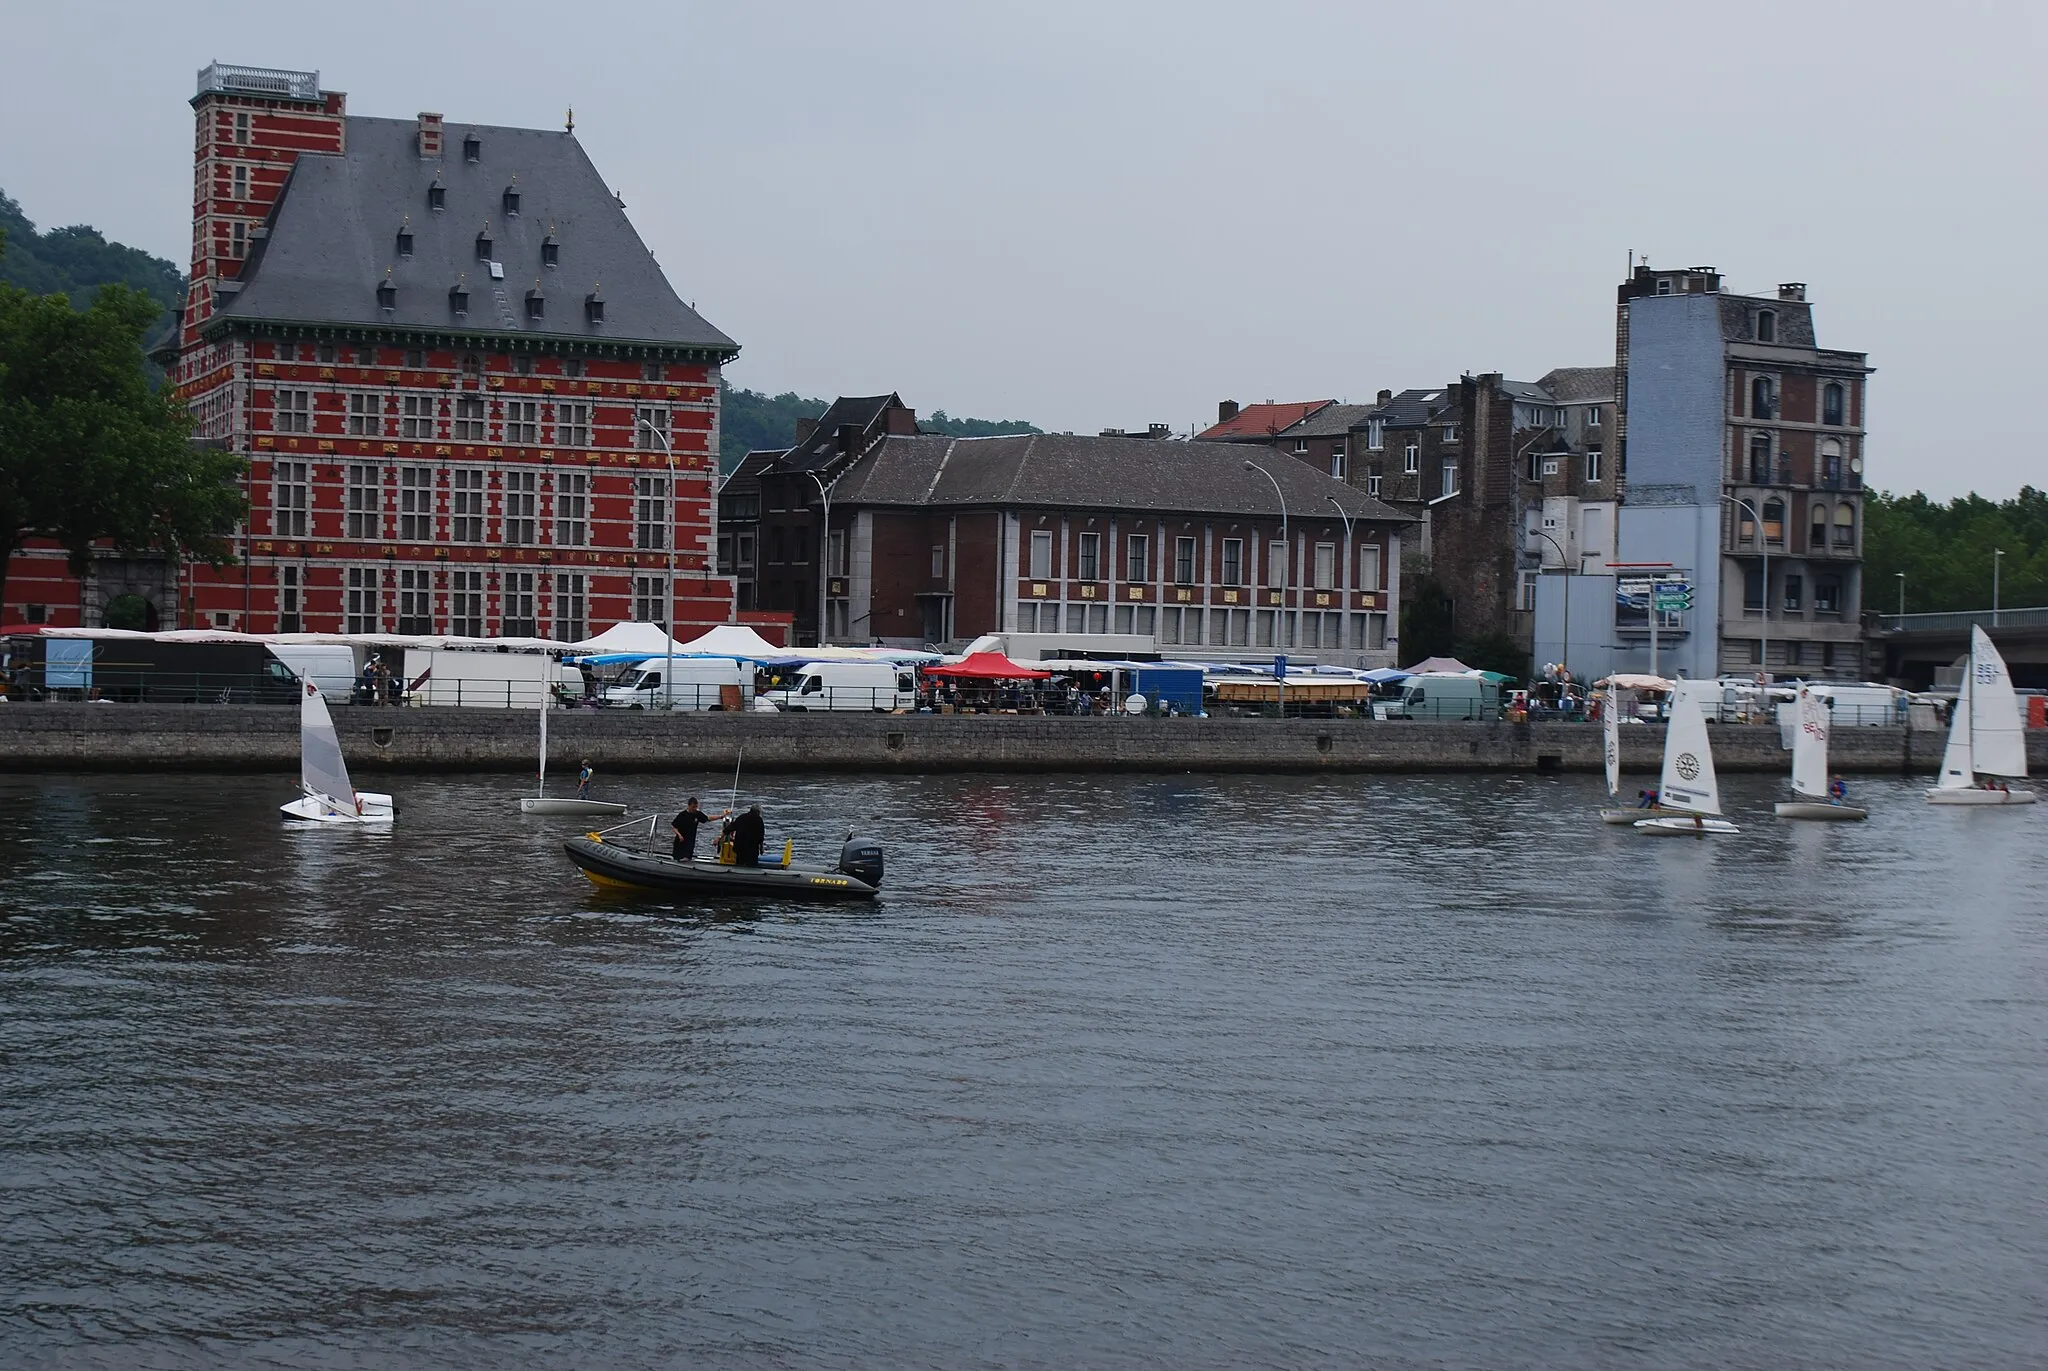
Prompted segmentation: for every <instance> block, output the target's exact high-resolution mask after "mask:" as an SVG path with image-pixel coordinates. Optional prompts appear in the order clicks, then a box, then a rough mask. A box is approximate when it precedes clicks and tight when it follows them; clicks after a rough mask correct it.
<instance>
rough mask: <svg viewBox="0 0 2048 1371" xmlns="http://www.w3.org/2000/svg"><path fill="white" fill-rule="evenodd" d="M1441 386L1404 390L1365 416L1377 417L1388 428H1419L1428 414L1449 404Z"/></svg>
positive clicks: (1427, 418)
mask: <svg viewBox="0 0 2048 1371" xmlns="http://www.w3.org/2000/svg"><path fill="white" fill-rule="evenodd" d="M1449 403H1450V401H1449V399H1448V393H1447V392H1446V391H1445V390H1444V388H1443V387H1442V386H1438V387H1436V388H1435V389H1434V390H1404V391H1402V392H1401V393H1400V394H1399V395H1396V396H1395V397H1394V398H1393V399H1391V400H1389V401H1387V402H1386V403H1385V404H1383V405H1375V406H1373V408H1372V411H1371V413H1370V414H1368V415H1367V416H1366V417H1367V418H1371V419H1378V420H1379V421H1381V422H1382V423H1384V424H1385V425H1386V426H1387V427H1388V428H1421V427H1422V426H1423V425H1424V424H1427V423H1428V422H1429V420H1430V416H1431V415H1433V414H1435V413H1436V412H1437V411H1438V410H1440V409H1442V408H1443V407H1444V406H1445V405H1447V404H1449Z"/></svg>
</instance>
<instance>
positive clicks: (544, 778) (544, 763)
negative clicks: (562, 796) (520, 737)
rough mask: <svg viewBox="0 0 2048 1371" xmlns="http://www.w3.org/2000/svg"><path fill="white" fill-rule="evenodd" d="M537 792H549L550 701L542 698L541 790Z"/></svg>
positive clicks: (542, 793)
mask: <svg viewBox="0 0 2048 1371" xmlns="http://www.w3.org/2000/svg"><path fill="white" fill-rule="evenodd" d="M537 793H538V794H541V795H546V794H547V793H548V702H547V700H546V699H542V700H541V702H540V790H539V791H538V792H537Z"/></svg>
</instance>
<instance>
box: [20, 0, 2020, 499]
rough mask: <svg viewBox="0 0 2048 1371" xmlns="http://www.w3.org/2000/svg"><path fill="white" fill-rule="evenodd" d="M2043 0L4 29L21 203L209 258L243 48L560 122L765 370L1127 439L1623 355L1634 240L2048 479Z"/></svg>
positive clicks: (181, 13)
mask: <svg viewBox="0 0 2048 1371" xmlns="http://www.w3.org/2000/svg"><path fill="white" fill-rule="evenodd" d="M2044 9H2048V7H2043V6H2041V5H2039V4H2033V5H2028V4H2020V3H2011V4H1971V3H1955V4H1950V5H1940V6H1937V5H1929V4H1925V3H1914V4H1908V3H1903V2H1902V0H1876V2H1864V3H1840V4H1824V3H1782V2H1781V3H1773V4H1750V3H1720V4H1714V5H1703V6H1697V7H1689V8H1688V7H1680V6H1675V5H1672V6H1659V5H1643V4H1612V5H1608V4H1577V3H1568V2H1566V0H1555V2H1554V3H1550V4H1544V5H1533V4H1512V5H1510V4H1487V3H1476V2H1475V0H1462V3H1458V4H1456V5H1420V4H1413V3H1409V4H1392V5H1384V6H1379V5H1369V4H1363V3H1355V4H1336V5H1287V4H1275V3H1267V4H1261V5H1247V4H1243V3H1206V2H1199V3H1198V2H1197V0H1178V2H1177V3H1170V4H1159V5H1137V4H1128V5H1126V4H1116V3H1112V2H1110V0H1096V3H1078V4H1060V3H1048V2H1047V0H1032V3H1029V4H1021V3H1020V4H1012V5H1006V6H997V5H978V4H962V3H938V4H929V5H913V4H870V5H861V4H852V3H837V4H816V5H812V4H793V3H781V4H731V3H725V4H715V5H714V4H683V3H660V2H659V0H647V2H646V3H637V4H633V3H618V4H604V3H597V2H596V0H553V2H552V3H540V4H536V3H527V2H526V0H486V2H485V3H481V4H443V3H432V2H431V0H428V2H425V3H422V2H421V0H413V2H412V3H402V4H388V3H382V2H381V0H350V3H348V4H344V5H328V6H313V5H297V4H279V3H276V0H270V3H263V4H236V3H199V2H198V0H182V2H181V3H178V4H173V5H143V4H139V3H131V4H111V3H95V2H94V0H65V3H62V4H44V5H37V6H27V5H14V6H10V7H9V8H8V13H7V17H6V29H7V33H8V39H9V42H8V47H9V52H8V56H7V60H6V78H5V80H4V82H0V128H4V129H5V135H4V137H0V189H5V190H6V191H7V193H8V194H10V195H12V196H13V197H14V198H15V199H17V200H19V201H20V202H21V204H22V206H23V208H24V210H25V211H26V212H27V213H28V215H29V217H30V218H31V219H33V220H35V221H36V222H37V223H38V224H39V225H41V226H43V227H50V226H54V225H59V224H66V223H75V222H85V223H90V224H93V225H95V226H97V227H98V228H100V229H101V230H103V231H104V232H105V233H107V234H108V235H109V236H110V237H113V238H116V239H118V240H120V241H123V242H127V243H133V244H136V245H138V246H141V247H145V248H148V249H149V250H151V251H153V252H156V253H159V254H161V255H163V256H166V257H169V258H171V259H173V260H174V261H178V262H179V263H181V264H183V263H185V262H187V261H188V260H189V257H190V247H189V244H190V197H191V147H192V135H191V116H190V113H189V111H188V109H187V107H186V102H187V101H188V100H189V99H190V97H191V95H192V93H193V80H194V73H195V72H196V70H197V69H198V68H199V67H201V66H203V65H205V63H207V62H208V61H210V60H213V59H219V60H221V61H228V62H241V63H249V64H252V65H261V66H278V67H290V68H296V69H313V70H317V71H319V73H320V78H321V83H322V85H323V86H325V87H326V88H328V89H330V90H342V91H346V92H348V108H349V111H350V112H351V113H354V114H372V115H384V116H395V117H407V116H410V115H412V114H414V113H416V112H417V111H419V110H421V109H431V110H437V111H440V112H442V113H443V114H445V115H447V116H448V118H449V120H450V121H451V123H454V122H460V121H476V122H487V123H500V124H526V125H536V126H546V127H559V126H560V123H561V120H562V112H563V110H564V108H565V107H568V106H571V105H573V106H574V107H575V110H576V130H577V133H578V135H579V137H581V138H582V140H583V142H584V145H585V147H586V148H588V150H589V151H590V154H591V156H592V158H593V159H594V160H595V161H596V163H597V166H598V168H599V169H600V171H602V172H603V174H604V175H605V176H606V177H607V178H608V179H609V180H610V181H611V182H612V183H613V184H614V185H616V186H617V187H618V188H619V190H620V191H621V193H622V194H623V195H624V196H625V199H626V204H627V208H628V213H629V214H630V215H631V216H632V219H633V221H634V223H635V225H636V226H637V227H638V228H639V230H640V233H641V235H642V236H643V237H644V238H645V239H646V240H647V242H648V245H649V246H650V247H651V248H652V249H653V251H654V253H655V255H656V256H657V257H658V258H659V259H660V261H661V263H662V264H663V266H664V267H665V268H666V269H667V271H668V274H669V278H670V279H671V280H672V281H673V282H674V283H675V285H676V288H677V289H678V290H679V291H680V292H681V293H682V295H683V296H684V298H686V299H690V300H693V301H695V302H696V304H697V306H698V308H699V309H700V310H701V311H702V312H703V313H704V314H705V316H706V317H708V318H709V319H710V320H711V321H712V322H713V323H715V324H717V325H718V326H719V327H720V328H722V329H724V330H725V331H726V332H727V333H730V334H731V335H732V336H733V337H735V338H737V339H738V340H739V341H740V343H741V344H742V346H743V348H744V352H743V353H742V355H741V357H740V358H739V360H738V361H737V362H736V363H735V364H734V365H733V366H732V368H731V369H730V371H729V373H728V374H729V375H730V377H731V379H732V381H733V382H734V383H735V384H737V385H744V386H750V387H753V388H755V389H763V390H770V391H782V390H792V389H793V390H797V391H801V392H803V393H805V394H816V395H822V396H826V397H830V396H832V395H834V394H864V393H873V392H879V391H888V390H896V391H900V392H901V393H902V395H903V397H904V399H905V400H906V401H907V402H908V403H909V404H911V405H912V406H913V407H915V408H917V409H918V410H920V411H922V412H929V411H931V410H933V409H940V408H943V409H945V410H947V411H949V412H950V413H953V414H971V415H975V416H979V417H984V418H1023V419H1030V420H1032V421H1034V422H1036V423H1038V424H1040V425H1042V426H1044V427H1048V428H1056V429H1073V430H1076V431H1081V432H1093V431H1094V430H1096V429H1098V428H1102V427H1104V426H1114V427H1122V428H1142V427H1143V426H1144V425H1145V424H1147V423H1150V422H1154V421H1164V422H1167V423H1171V424H1172V425H1173V426H1174V427H1175V428H1176V429H1186V428H1187V427H1189V426H1190V425H1191V424H1195V423H1198V422H1201V423H1206V422H1209V421H1212V420H1213V418H1214V415H1215V407H1216V402H1217V401H1218V400H1220V399H1226V398H1227V399H1236V400H1239V401H1245V402H1250V401H1255V400H1265V399H1308V398H1319V397H1333V398H1338V399H1347V398H1348V399H1353V400H1359V399H1368V398H1370V397H1371V396H1372V394H1373V392H1375V391H1376V390H1379V389H1380V388H1382V387H1387V388H1392V389H1400V388H1402V387H1404V386H1422V385H1438V384H1442V383H1443V382H1445V381H1448V380H1450V379H1452V378H1454V377H1456V376H1457V375H1458V374H1459V373H1461V372H1466V371H1470V372H1482V371H1503V372H1506V373H1507V374H1508V375H1510V376H1511V377H1517V378H1522V379H1531V380H1533V379H1535V378H1536V377H1538V376H1540V375H1541V374H1542V373H1543V372H1545V371H1547V370H1549V369H1550V368H1551V367H1554V366H1585V365H1602V364H1606V363H1611V362H1612V360H1613V347H1614V342H1613V338H1614V314H1613V302H1614V286H1615V284H1616V283H1617V282H1618V281H1619V280H1621V278H1622V277H1623V275H1624V274H1625V269H1626V266H1627V258H1628V253H1629V251H1630V250H1631V249H1633V250H1634V251H1635V252H1636V253H1638V254H1639V255H1641V254H1647V255H1648V256H1649V258H1650V260H1651V261H1652V262H1653V263H1654V264H1657V265H1660V266H1664V265H1668V266H1679V265H1691V264H1695V263H1700V264H1712V265H1715V266H1718V267H1719V268H1720V269H1721V270H1722V272H1723V273H1724V274H1725V276H1726V283H1727V285H1728V287H1729V288H1730V289H1733V290H1741V291H1761V292H1768V291H1770V290H1771V289H1772V288H1773V287H1774V286H1775V285H1776V283H1777V282H1779V281H1789V280H1803V281H1805V282H1807V283H1808V284H1809V287H1810V295H1809V298H1810V299H1812V300H1813V302H1814V312H1815V318H1816V324H1817V327H1818V330H1819V334H1820V341H1821V343H1822V345H1823V346H1827V347H1837V348H1848V349H1857V350H1863V351H1867V352H1868V353H1869V354H1870V360H1871V362H1872V364H1873V365H1874V366H1875V367H1876V368H1877V375H1876V376H1875V377H1874V378H1872V382H1871V399H1870V424H1871V440H1870V447H1869V453H1870V476H1871V479H1872V481H1873V482H1874V483H1875V484H1877V485H1880V486H1885V487H1889V488H1892V489H1899V490H1905V489H1915V488H1924V489H1926V490H1928V491H1929V492H1930V493H1933V494H1937V495H1941V496H1948V495H1953V494H1959V493H1961V492H1963V491H1965V490H1969V489H1972V488H1974V489H1978V490H1981V491H1983V492H1984V493H1986V494H1991V495H1998V496H2004V495H2008V494H2010V493H2011V492H2013V491H2014V490H2015V489H2017V488H2018V487H2019V486H2020V485H2021V484H2022V483H2023V482H2029V481H2031V482H2033V483H2034V484H2036V485H2043V484H2048V480H2044V472H2043V463H2042V460H2041V456H2042V453H2041V442H2042V440H2041V431H2040V428H2039V426H2038V425H2037V424H2036V423H2035V422H2034V419H2035V413H2036V411H2035V409H2034V406H2033V405H2032V403H2030V401H2031V400H2032V398H2033V397H2034V396H2035V395H2036V394H2037V393H2039V391H2040V389H2041V386H2042V380H2041V375H2040V368H2041V362H2042V346H2041V339H2042V323H2043V320H2044V317H2048V286H2044V284H2043V281H2044V276H2048V272H2044V270H2043V266H2042V264H2041V263H2040V262H2037V261H2036V260H2035V254H2036V253H2038V252H2040V251H2041V249H2042V245H2043V238H2044V235H2043V232H2042V230H2043V228H2044V221H2048V215H2044V212H2043V211H2044V196H2048V190H2044V182H2043V176H2042V170H2043V155H2042V151H2041V148H2042V140H2043V136H2044V134H2048V119H2044V117H2043V115H2044V105H2048V95H2044V91H2048V79H2044V76H2043V72H2044V62H2043V58H2044V56H2048V53H2044V42H2043V34H2044V26H2048V20H2044V19H2043V18H2042V17H2041V16H2042V14H2043V12H2044Z"/></svg>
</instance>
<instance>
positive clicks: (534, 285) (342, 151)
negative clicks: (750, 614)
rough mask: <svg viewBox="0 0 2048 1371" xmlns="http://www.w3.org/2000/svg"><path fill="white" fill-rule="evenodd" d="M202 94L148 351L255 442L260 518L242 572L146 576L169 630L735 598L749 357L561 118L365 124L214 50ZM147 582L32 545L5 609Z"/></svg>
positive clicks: (192, 396) (300, 87) (676, 617)
mask: <svg viewBox="0 0 2048 1371" xmlns="http://www.w3.org/2000/svg"><path fill="white" fill-rule="evenodd" d="M192 103H193V107H194V109H195V111H196V116H197V117H196V136H195V141H194V172H195V189H194V199H193V214H192V243H193V251H192V284H191V289H190V293H189V295H188V298H187V301H186V306H185V311H184V315H183V318H182V320H181V323H180V329H179V333H178V336H177V339H176V342H175V344H173V345H172V346H171V347H170V348H169V349H167V350H166V352H165V353H164V354H162V355H163V356H164V357H165V359H166V361H167V362H168V364H169V366H170V369H171V374H172V377H173V380H174V382H175V383H176V385H177V387H178V389H179V393H180V394H181V395H182V396H183V397H184V398H185V400H186V401H187V402H188V404H189V405H190V407H191V410H192V413H193V415H194V416H195V419H196V422H197V437H198V439H199V440H200V441H204V442H210V443H215V444H219V445H221V446H223V447H226V448H228V449H230V450H232V451H235V452H237V453H240V454H242V455H243V456H244V457H245V458H246V459H247V461H248V464H249V471H248V476H247V489H248V495H249V502H250V511H249V516H248V521H247V527H246V529H245V530H243V531H242V536H241V547H240V551H241V553H242V559H241V565H238V566H234V567H230V568H227V569H224V570H222V571H218V572H216V571H214V570H212V569H210V568H207V567H204V566H191V565H184V566H172V567H164V566H161V565H160V566H159V567H158V568H157V570H156V573H155V583H156V585H157V587H158V591H157V594H156V595H155V596H153V597H152V598H153V599H154V600H155V601H156V603H155V609H156V611H157V616H158V618H159V621H160V622H162V624H163V626H165V627H170V626H173V624H174V623H175V624H176V625H179V626H203V627H219V628H234V629H241V630H245V631H251V632H293V631H323V632H349V633H377V632H392V633H398V634H458V635H476V636H486V635H489V636H496V635H506V636H523V635H535V634H537V635H542V636H549V637H555V638H559V639H565V640H567V639H575V638H579V637H583V636H586V635H587V634H589V633H592V632H596V631H599V630H602V629H603V628H605V627H607V626H609V625H610V624H612V623H615V622H618V621H621V620H626V619H635V620H646V621H655V622H666V623H673V624H675V625H677V626H678V629H679V631H680V630H681V629H684V628H690V627H698V626H708V625H710V624H714V623H720V622H723V621H725V620H726V619H727V618H728V616H729V612H730V609H731V600H732V589H731V586H730V584H729V582H727V581H726V580H725V579H723V578H721V577H720V576H719V575H718V574H717V570H716V567H715V566H714V564H713V560H712V558H713V545H712V538H713V528H712V517H711V513H712V494H713V490H714V482H715V480H716V465H715V453H716V451H717V433H718V404H719V389H718V386H719V374H720V368H721V367H722V366H723V364H724V363H726V362H727V361H729V360H731V359H732V358H733V357H734V356H735V355H736V354H737V353H738V347H737V345H736V344H735V343H734V342H733V341H732V340H731V339H730V338H728V337H726V336H725V335H724V334H723V333H721V332H719V331H718V330H717V329H716V328H713V327H712V326H711V325H710V324H708V323H706V322H705V321H704V320H703V319H702V318H701V317H699V316H698V314H697V313H696V312H695V311H694V310H693V309H691V308H690V307H689V306H688V305H686V304H684V302H683V301H682V300H681V299H680V298H679V297H678V296H677V294H676V292H675V290H674V289H673V288H672V287H671V286H670V284H669V282H668V280H667V279H666V278H665V276H664V275H663V273H662V271H661V269H660V268H659V267H658V266H657V265H656V264H655V262H654V259H653V257H652V256H651V255H650V254H649V253H648V251H647V248H646V246H645V245H644V244H643V243H642V242H641V240H640V237H639V235H638V234H637V233H636V232H635V231H634V229H633V226H632V224H631V223H630V222H629V221H628V220H627V218H626V216H625V213H624V208H623V205H622V203H621V202H620V201H619V200H618V198H617V197H616V196H615V195H613V193H612V192H611V191H610V190H609V189H608V188H607V187H606V185H605V183H604V180H603V178H602V177H601V176H599V174H598V172H597V170H596V168H595V167H594V166H593V165H592V164H591V162H590V159H589V158H588V157H587V156H586V155H585V154H584V152H583V149H582V147H581V146H580V145H579V144H578V143H577V141H576V139H575V136H574V134H573V132H569V131H553V130H538V129H518V128H503V127H497V126H491V125H478V124H458V123H447V122H446V121H444V120H443V118H442V117H441V116H440V115H438V114H421V115H419V116H418V117H417V118H416V119H380V118H365V117H361V116H356V115H350V114H348V113H347V112H346V97H345V96H344V95H342V94H341V93H340V92H336V91H323V90H321V89H320V88H319V78H318V75H317V73H312V72H295V71H275V70H268V69H261V68H250V67H232V66H224V65H220V64H215V65H213V66H209V67H207V68H206V69H205V70H204V71H202V72H201V73H200V74H199V90H198V94H197V96H196V97H195V98H194V100H193V102H192ZM671 552H673V555H674V559H675V561H674V586H675V596H674V600H673V602H670V601H669V599H668V596H667V581H668V574H669V573H668V561H669V557H670V555H671ZM160 561H161V559H159V562H160ZM112 564H113V561H112V559H109V565H110V567H111V566H112ZM136 579H137V578H136V576H135V574H134V572H133V571H132V569H128V570H123V571H121V572H119V573H117V574H115V575H111V576H108V575H95V576H94V577H93V578H91V579H90V580H89V582H88V583H87V584H86V585H84V586H80V585H78V584H77V583H75V582H73V581H71V580H70V579H69V578H68V577H67V576H65V575H64V574H63V562H62V558H61V554H58V553H55V552H54V551H52V550H49V549H35V550H31V551H30V552H29V553H28V554H26V555H25V556H24V557H23V558H22V559H21V560H20V561H19V562H18V563H17V564H16V566H15V567H14V568H13V574H12V575H11V577H10V580H9V598H10V601H12V600H16V599H19V600H20V601H22V604H21V605H19V606H17V605H15V604H12V603H11V604H9V605H8V606H6V610H7V614H8V617H10V618H12V617H15V616H16V615H20V616H21V617H24V618H27V619H29V620H30V621H35V620H36V619H37V618H38V615H37V613H36V612H34V611H35V610H37V609H40V610H41V615H40V617H41V619H42V620H43V621H46V622H50V623H76V622H81V621H83V622H98V619H97V617H96V616H97V614H98V613H99V612H100V611H101V610H102V609H103V608H104V605H105V601H106V599H107V598H108V597H109V595H110V594H112V593H114V592H115V589H116V588H117V587H118V586H123V585H132V584H134V583H135V582H136ZM141 580H142V581H143V582H145V583H146V582H147V581H148V580H149V578H148V577H147V576H144V577H142V578H141Z"/></svg>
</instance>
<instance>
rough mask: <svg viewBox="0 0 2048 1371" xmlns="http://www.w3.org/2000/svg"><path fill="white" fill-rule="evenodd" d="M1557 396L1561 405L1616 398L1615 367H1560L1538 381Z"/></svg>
mask: <svg viewBox="0 0 2048 1371" xmlns="http://www.w3.org/2000/svg"><path fill="white" fill-rule="evenodd" d="M1536 384H1537V385H1539V386H1542V387H1543V388H1544V389H1545V390H1547V391H1549V392H1550V393H1551V394H1552V395H1553V396H1555V397H1556V398H1557V402H1558V403H1559V404H1561V405H1582V404H1585V403H1586V402H1588V401H1600V400H1612V399H1613V398H1614V368H1613V367H1559V368H1558V369H1557V370H1555V371H1552V372H1548V373H1546V374H1545V375H1544V377H1543V379H1542V380H1540V381H1538V382H1537V383H1536Z"/></svg>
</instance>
